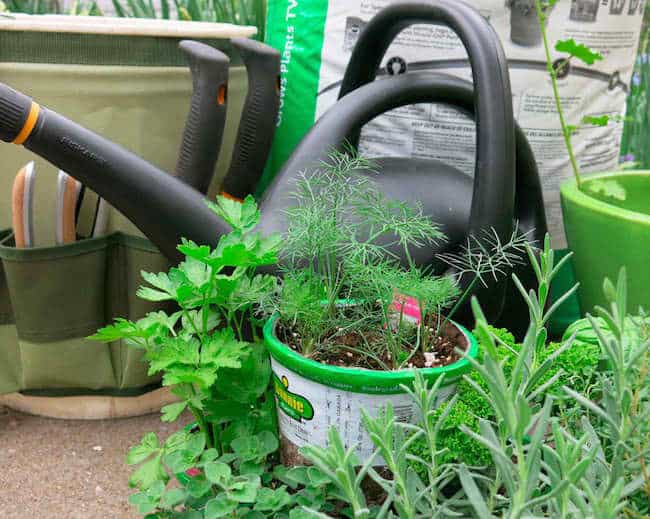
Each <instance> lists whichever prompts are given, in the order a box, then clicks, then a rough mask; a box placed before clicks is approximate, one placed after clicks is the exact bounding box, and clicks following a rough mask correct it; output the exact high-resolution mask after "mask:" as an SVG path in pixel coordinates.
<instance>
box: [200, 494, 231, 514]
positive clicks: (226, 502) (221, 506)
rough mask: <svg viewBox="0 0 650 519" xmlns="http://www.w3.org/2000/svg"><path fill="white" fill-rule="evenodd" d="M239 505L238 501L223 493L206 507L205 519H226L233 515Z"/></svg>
mask: <svg viewBox="0 0 650 519" xmlns="http://www.w3.org/2000/svg"><path fill="white" fill-rule="evenodd" d="M238 504H239V503H237V501H235V500H234V499H231V498H230V497H228V496H227V495H226V494H225V493H221V494H219V495H218V496H217V497H215V498H214V499H211V500H210V501H208V503H207V504H206V505H205V519H217V518H218V517H225V516H227V515H229V514H230V513H232V512H233V511H234V510H235V508H237V505H238Z"/></svg>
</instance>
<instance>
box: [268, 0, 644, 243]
mask: <svg viewBox="0 0 650 519" xmlns="http://www.w3.org/2000/svg"><path fill="white" fill-rule="evenodd" d="M467 1H468V3H469V4H471V5H473V6H474V7H476V8H477V9H478V10H479V11H480V12H481V14H483V16H485V17H486V18H487V19H488V20H489V22H490V24H491V25H492V27H493V28H494V29H495V30H496V32H497V33H498V34H499V36H500V38H501V42H502V44H503V47H504V49H505V52H506V56H507V58H508V61H509V67H510V78H511V82H512V93H513V106H514V114H515V117H516V118H517V121H518V122H519V124H520V126H521V127H522V128H523V129H524V131H525V133H526V135H527V137H528V139H529V141H530V144H531V146H532V148H533V150H534V153H535V157H536V159H537V163H538V166H539V169H540V174H541V177H542V183H543V187H544V198H545V203H546V214H547V218H548V223H549V230H550V232H551V236H552V238H553V242H554V246H555V247H564V246H565V239H564V231H563V228H562V216H561V211H560V198H559V187H558V186H559V183H560V181H561V180H563V179H565V178H568V177H569V176H570V175H571V169H570V166H569V161H568V158H567V153H566V149H565V145H564V141H563V136H562V132H561V130H560V125H559V122H558V117H557V113H556V111H555V104H554V99H553V92H552V88H551V82H550V79H549V76H548V72H547V70H546V60H545V54H544V48H543V45H542V38H541V31H540V28H539V25H538V21H537V16H536V12H535V7H534V0H467ZM390 3H392V0H329V1H328V0H269V3H268V17H267V31H266V34H267V37H266V38H267V42H268V43H269V44H271V45H272V46H274V47H275V48H277V49H278V50H279V51H280V52H281V54H282V78H281V83H282V84H281V87H282V91H281V105H280V115H279V118H278V128H277V133H276V137H275V141H274V145H273V149H272V152H271V158H270V161H269V165H268V167H267V170H266V172H265V177H264V179H263V182H262V185H261V186H260V190H263V189H264V188H265V187H266V185H268V182H269V181H270V180H271V179H272V178H273V175H274V174H275V173H276V172H277V171H278V170H279V168H280V167H281V166H282V164H283V163H284V162H285V160H286V159H287V158H288V156H289V155H290V154H291V152H292V150H293V149H294V148H295V146H296V144H297V143H298V142H299V141H300V139H301V138H302V137H303V136H304V134H305V133H306V132H307V131H308V130H309V129H310V128H311V126H312V125H313V123H314V121H315V120H316V119H318V117H320V116H321V115H322V114H323V113H324V112H325V111H326V110H327V109H328V108H329V107H330V106H331V105H332V104H333V103H334V102H336V99H337V96H338V91H339V86H340V81H341V79H342V77H343V73H344V71H345V67H346V65H347V63H348V60H349V58H350V54H351V51H352V48H353V47H354V44H355V42H356V40H357V39H358V36H359V34H360V31H361V30H362V29H363V27H364V24H366V23H367V22H368V21H369V20H370V19H371V18H372V17H373V16H374V15H375V13H377V12H378V11H379V10H380V9H382V8H383V7H385V6H386V5H389V4H390ZM643 8H644V2H643V1H642V0H558V2H557V3H556V4H555V5H554V7H553V10H552V12H551V13H550V17H549V22H548V34H549V40H550V42H551V45H552V46H554V43H555V42H556V41H558V40H567V39H574V40H575V41H576V42H578V43H582V44H584V45H586V46H588V47H590V48H592V49H594V50H596V51H598V52H600V53H601V54H602V55H603V59H602V60H601V61H598V62H596V63H595V64H594V65H593V66H590V67H588V66H586V65H584V66H583V65H582V64H581V62H578V61H576V62H572V63H571V67H570V68H569V69H568V74H566V75H563V77H562V78H561V79H560V82H559V83H560V84H559V86H560V94H561V97H562V99H563V102H564V108H565V112H566V115H567V116H568V122H569V124H572V125H576V126H580V122H581V120H582V118H583V117H584V116H600V115H605V114H607V115H620V114H621V113H622V112H623V111H624V109H625V100H626V96H627V92H628V85H629V83H630V78H631V74H632V69H633V65H634V58H635V55H636V50H637V46H638V41H639V33H640V29H641V21H642V18H643ZM554 52H555V51H554ZM561 56H563V55H562V54H560V53H556V54H555V55H554V58H559V57H561ZM418 70H435V71H440V72H445V73H451V74H456V75H458V76H460V77H463V78H465V79H471V71H470V68H469V64H468V61H467V54H466V52H465V50H464V47H463V45H462V43H461V41H460V40H459V39H458V38H457V37H456V35H455V34H454V33H453V32H452V31H451V30H450V29H448V28H446V27H442V26H438V25H414V26H411V27H408V28H407V29H405V30H404V31H403V32H402V33H401V34H400V35H399V36H398V37H397V38H396V40H395V41H394V42H393V44H392V45H391V46H390V47H389V49H388V51H387V52H386V55H385V56H384V60H383V62H382V66H381V70H380V71H379V74H378V77H379V78H381V77H382V76H383V77H386V76H387V75H393V74H402V73H409V72H410V71H418ZM472 127H473V123H472V122H471V121H469V120H468V119H467V118H466V117H464V116H462V115H461V114H459V113H458V112H456V111H454V110H451V109H449V108H446V107H442V106H432V105H417V106H409V107H403V108H400V109H397V110H394V111H392V112H390V113H388V114H385V115H383V116H381V117H378V118H377V119H375V120H374V121H372V122H371V123H369V124H368V125H366V126H365V127H364V129H363V132H362V138H361V142H360V150H361V151H362V152H363V153H364V154H366V155H368V156H412V157H418V158H431V159H437V160H441V161H444V162H446V163H449V164H451V165H454V166H456V167H458V168H460V169H462V170H464V171H466V172H467V173H468V174H472V172H473V169H474V133H473V131H472ZM621 132H622V126H621V124H617V123H613V122H612V123H610V124H608V125H607V126H605V127H596V126H584V127H580V128H579V129H578V131H577V133H576V135H575V136H574V141H573V142H574V147H575V149H576V152H577V158H578V161H579V166H580V169H581V171H582V172H590V171H603V170H607V169H612V168H615V167H616V166H617V163H618V157H619V144H620V139H621Z"/></svg>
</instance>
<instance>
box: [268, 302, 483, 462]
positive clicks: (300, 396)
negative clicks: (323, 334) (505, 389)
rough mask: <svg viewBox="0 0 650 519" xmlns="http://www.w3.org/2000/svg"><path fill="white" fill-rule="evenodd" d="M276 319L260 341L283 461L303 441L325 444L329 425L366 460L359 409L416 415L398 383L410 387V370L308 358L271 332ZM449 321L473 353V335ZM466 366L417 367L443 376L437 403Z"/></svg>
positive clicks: (431, 378) (368, 448) (367, 443)
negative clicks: (388, 408)
mask: <svg viewBox="0 0 650 519" xmlns="http://www.w3.org/2000/svg"><path fill="white" fill-rule="evenodd" d="M278 318H279V316H278V315H275V316H273V317H271V318H270V319H269V320H268V321H267V323H266V325H265V326H264V341H265V343H266V346H267V348H268V350H269V353H270V355H271V368H272V370H273V389H274V393H275V398H276V403H277V413H278V423H279V425H280V445H281V456H282V462H283V463H284V464H285V465H288V466H293V465H296V464H301V463H304V462H305V460H304V458H303V457H302V456H301V455H300V454H299V452H298V450H299V449H300V447H302V446H304V445H316V446H320V447H326V446H327V433H328V431H329V429H330V427H336V429H338V431H339V433H340V434H341V437H342V439H343V442H344V443H345V445H352V444H355V443H356V444H358V448H357V455H358V457H359V459H360V460H365V459H368V457H369V456H370V455H371V454H372V452H373V450H374V447H373V444H372V441H371V440H370V437H369V436H368V434H367V433H366V432H365V430H364V428H363V424H362V420H361V410H362V409H363V410H364V411H365V412H366V413H368V414H369V415H371V416H376V415H377V412H378V411H379V410H380V408H382V407H384V406H385V405H386V404H387V403H388V402H390V403H391V404H392V406H393V410H394V412H395V415H396V416H397V417H398V420H400V421H404V422H411V421H415V420H417V418H418V417H417V415H416V412H415V411H416V410H415V406H414V404H413V402H412V401H411V398H410V397H409V395H408V394H406V393H405V392H404V391H403V389H402V388H401V387H400V386H401V385H405V386H412V384H413V380H414V370H412V369H409V370H400V371H379V370H370V369H363V368H346V367H339V366H330V365H327V364H322V363H320V362H316V361H314V360H311V359H307V358H305V357H303V356H302V355H300V354H299V353H297V352H295V351H294V350H292V349H291V348H290V347H289V346H287V345H286V344H284V343H283V342H281V341H280V340H279V339H278V337H277V336H276V333H275V330H276V325H277V323H278ZM452 324H453V325H454V326H455V327H456V329H457V330H458V331H460V332H461V333H462V335H463V336H464V338H465V344H466V351H467V352H468V356H469V357H472V358H476V356H477V354H478V343H477V341H476V338H475V337H474V336H473V335H472V334H471V333H470V332H469V331H467V330H466V329H465V328H463V327H462V326H460V325H459V324H456V323H452ZM471 369H472V366H471V364H470V362H469V361H468V360H467V358H462V359H460V360H458V361H456V362H454V363H453V364H450V365H448V366H443V367H438V368H421V369H420V370H419V371H420V372H421V373H422V374H423V375H424V377H425V379H426V380H427V381H428V382H429V383H430V384H432V383H433V382H435V381H436V380H437V379H438V377H440V376H442V375H444V376H445V379H444V381H443V383H442V384H443V386H442V387H441V390H440V393H439V394H438V400H437V404H440V403H442V402H444V401H445V400H446V399H447V398H448V397H449V396H450V395H451V394H452V393H453V392H454V390H455V388H456V384H457V382H458V381H459V380H460V378H461V377H462V376H463V374H465V373H467V372H469V371H470V370H471ZM382 464H383V460H381V459H380V458H377V462H376V465H382Z"/></svg>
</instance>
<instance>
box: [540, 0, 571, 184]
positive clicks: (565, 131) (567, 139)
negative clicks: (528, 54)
mask: <svg viewBox="0 0 650 519" xmlns="http://www.w3.org/2000/svg"><path fill="white" fill-rule="evenodd" d="M535 10H536V11H537V22H538V23H539V29H540V31H541V33H542V40H543V41H544V52H545V54H546V67H547V69H548V73H549V75H550V76H551V85H552V86H553V97H554V99H555V107H556V108H557V115H558V117H559V118H560V126H561V127H562V136H563V137H564V144H565V145H566V149H567V153H568V154H569V162H570V163H571V168H572V170H573V175H574V176H575V179H576V184H577V185H578V189H580V188H581V180H580V170H579V168H578V161H577V160H576V157H575V153H574V151H573V144H572V143H571V131H570V129H569V127H568V126H567V124H566V120H565V118H564V111H563V109H562V101H561V99H560V89H559V87H558V84H557V74H556V72H555V70H554V69H553V58H551V50H550V47H549V44H548V36H547V34H546V14H545V13H544V10H543V8H542V5H541V0H535ZM567 66H568V63H567Z"/></svg>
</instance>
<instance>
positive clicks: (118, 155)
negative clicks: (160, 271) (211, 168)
mask: <svg viewBox="0 0 650 519" xmlns="http://www.w3.org/2000/svg"><path fill="white" fill-rule="evenodd" d="M0 139H1V140H3V141H5V142H11V143H14V144H22V145H23V146H25V148H27V149H29V150H31V151H33V152H34V153H36V154H37V155H40V156H41V157H43V158H44V159H46V160H48V161H49V162H51V163H52V164H53V165H54V166H56V167H58V168H60V169H62V170H64V171H66V172H67V173H68V174H70V175H71V176H72V177H74V178H76V179H77V180H78V181H80V182H82V183H83V184H85V185H87V186H88V187H90V188H91V189H93V191H95V192H96V193H97V194H98V195H99V196H101V197H102V198H105V199H106V200H107V201H108V202H109V203H110V204H111V205H113V206H114V207H115V208H116V209H117V210H119V211H121V212H122V213H123V214H124V215H125V216H126V217H127V218H129V220H131V221H132V222H133V223H134V224H135V225H136V226H137V227H138V228H139V229H140V230H141V231H142V232H143V233H144V234H145V236H147V237H148V238H149V239H150V240H151V241H152V242H153V243H154V244H155V245H156V246H157V247H158V248H159V249H160V250H161V252H162V253H163V254H165V255H166V256H167V257H168V258H169V259H170V260H172V261H177V260H179V259H180V258H181V255H180V253H179V252H178V251H177V249H176V246H177V244H178V243H179V242H180V240H181V237H184V238H188V239H191V240H193V241H195V242H196V243H200V244H206V245H211V246H214V245H216V243H217V242H218V240H219V237H220V236H221V235H223V234H226V233H228V232H229V231H230V227H229V226H228V225H227V224H226V223H225V222H224V221H223V220H222V219H221V218H219V217H218V216H217V215H216V214H214V213H213V212H212V211H211V210H210V209H209V208H208V207H207V205H206V204H205V199H204V197H203V195H202V194H201V193H199V192H198V191H196V190H195V189H194V188H192V187H190V186H188V185H187V184H185V183H183V182H182V181H181V180H179V179H177V178H174V177H172V176H171V175H169V174H168V173H166V172H164V171H162V170H160V169H158V168H156V167H155V166H153V165H152V164H150V163H149V162H147V161H145V160H144V159H142V158H141V157H139V156H137V155H135V154H134V153H132V152H130V151H128V150H126V149H124V148H123V147H121V146H119V145H117V144H115V143H114V142H111V141H109V140H108V139H105V138H103V137H101V136H99V135H97V134H95V133H93V132H91V131H90V130H87V129H86V128H83V127H82V126H80V125H78V124H76V123H74V122H72V121H70V120H68V119H66V118H65V117H63V116H62V115H59V114H57V113H56V112H53V111H51V110H48V109H47V108H45V107H41V106H39V105H38V104H37V103H35V102H34V101H32V99H30V98H29V97H28V96H26V95H24V94H22V93H20V92H17V91H15V90H13V89H11V88H10V87H8V86H6V85H4V84H0Z"/></svg>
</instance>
